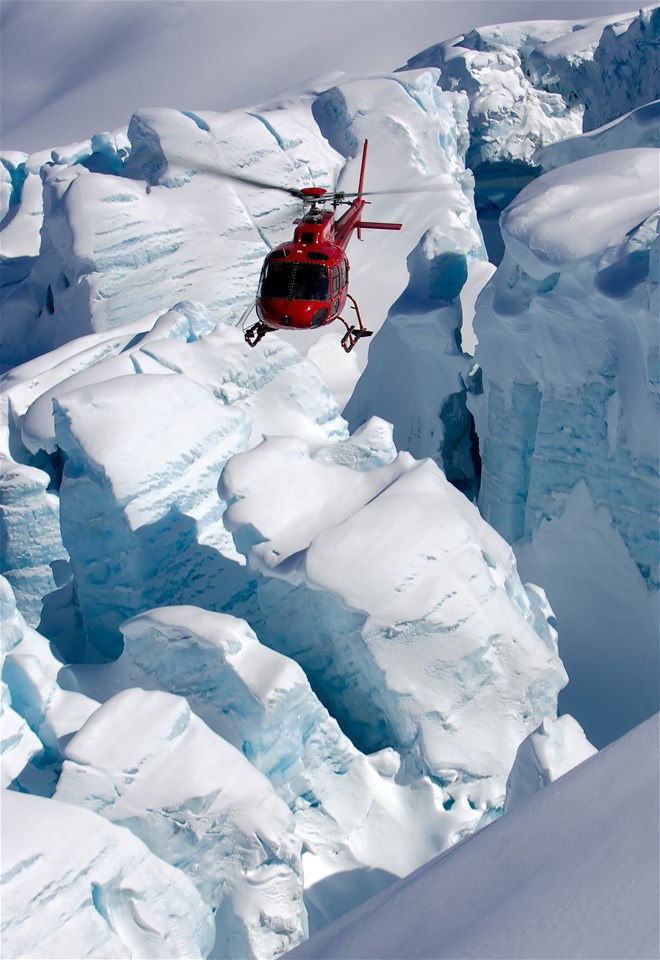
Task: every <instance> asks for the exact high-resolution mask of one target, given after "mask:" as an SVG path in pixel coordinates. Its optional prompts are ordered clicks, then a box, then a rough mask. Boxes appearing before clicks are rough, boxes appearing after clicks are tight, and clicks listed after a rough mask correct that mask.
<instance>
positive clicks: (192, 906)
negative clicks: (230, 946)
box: [2, 790, 213, 960]
mask: <svg viewBox="0 0 660 960" xmlns="http://www.w3.org/2000/svg"><path fill="white" fill-rule="evenodd" d="M2 871H3V873H2V912H3V925H2V926H3V929H2V947H3V954H4V955H5V956H11V957H99V958H101V957H145V958H153V960H165V958H170V957H171V958H173V960H174V958H177V957H191V958H196V957H200V958H201V957H206V956H208V954H209V951H210V949H211V947H212V945H213V918H212V915H211V911H210V910H209V908H208V907H207V906H206V904H205V903H204V901H203V900H202V898H201V897H200V895H199V894H198V893H197V890H196V889H195V887H194V886H193V884H192V883H191V881H190V880H188V878H187V877H185V876H184V875H183V874H182V873H181V871H180V870H176V869H174V868H173V867H171V866H170V865H169V864H167V863H165V862H164V861H163V860H160V859H159V858H158V857H156V856H154V855H153V854H152V853H151V852H150V851H149V850H148V849H147V847H146V846H145V845H144V844H143V843H142V841H140V840H138V838H137V837H135V836H134V835H133V834H132V833H131V831H130V830H125V829H124V828H123V827H116V826H114V825H113V824H111V823H108V821H107V820H104V819H103V818H102V817H99V816H98V815H97V814H95V813H91V812H90V811H88V810H83V809H82V808H81V807H79V806H77V805H76V806H74V805H73V804H69V803H57V802H56V801H54V800H46V799H44V798H43V797H34V796H29V795H27V794H22V793H15V792H14V791H12V790H7V791H5V792H4V794H3V797H2Z"/></svg>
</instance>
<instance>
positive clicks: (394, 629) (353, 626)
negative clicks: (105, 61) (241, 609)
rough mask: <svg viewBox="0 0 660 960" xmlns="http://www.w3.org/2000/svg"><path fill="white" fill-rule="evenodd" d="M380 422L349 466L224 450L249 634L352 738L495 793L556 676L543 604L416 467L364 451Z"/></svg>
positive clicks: (282, 442) (329, 454)
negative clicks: (253, 596)
mask: <svg viewBox="0 0 660 960" xmlns="http://www.w3.org/2000/svg"><path fill="white" fill-rule="evenodd" d="M382 429H383V423H382V421H378V420H377V419H376V418H374V420H373V421H369V422H368V423H367V424H366V425H365V427H364V428H362V431H361V434H360V439H361V442H362V445H363V446H362V456H361V457H359V458H358V459H357V462H356V460H355V459H354V460H353V462H352V464H351V465H350V466H349V465H345V464H344V463H342V462H341V460H342V450H343V447H344V445H343V444H342V443H339V444H335V445H333V446H332V447H325V448H322V449H321V450H319V451H317V452H316V453H311V452H310V450H309V448H308V447H307V445H306V444H305V443H303V442H302V441H300V440H295V439H292V438H286V437H270V438H268V439H266V440H265V441H264V442H263V443H262V444H261V445H260V446H258V447H256V448H255V449H254V450H252V451H250V452H247V453H244V454H239V455H237V456H235V457H233V458H232V459H231V460H230V461H229V463H228V464H227V466H226V467H225V469H224V471H223V474H222V477H221V481H220V491H221V495H222V496H223V497H224V498H225V499H226V500H227V502H228V504H229V506H228V509H227V511H226V514H225V522H226V524H227V525H228V526H229V528H230V529H231V530H232V531H233V533H234V539H235V542H236V544H237V547H238V549H239V550H241V551H242V552H244V553H245V555H246V557H247V559H248V564H249V565H250V566H251V567H252V568H253V569H255V570H258V571H260V572H261V573H262V574H263V575H264V580H263V581H262V583H261V585H260V587H259V591H258V593H259V603H260V607H261V612H262V615H263V625H262V627H260V629H262V630H263V631H264V634H263V638H264V640H265V641H266V642H267V643H268V644H269V645H270V646H273V647H275V648H276V649H279V650H280V651H281V652H283V653H286V654H287V655H289V656H292V657H294V658H295V659H297V660H298V661H299V662H300V663H301V665H302V666H303V668H304V669H305V672H306V673H307V675H308V677H309V678H310V681H311V683H312V685H313V686H314V688H315V689H316V690H317V692H319V694H320V696H321V698H322V699H323V701H324V702H325V703H326V704H328V705H329V706H330V709H331V711H332V713H333V715H334V716H336V717H337V718H338V719H339V721H340V723H341V724H342V726H343V728H344V730H345V731H346V732H347V733H348V734H349V736H351V738H352V739H353V741H354V742H355V743H357V744H358V745H360V746H361V748H362V749H365V750H369V751H372V750H376V749H379V748H381V747H383V746H393V747H395V748H396V749H404V750H405V751H406V752H408V753H410V754H411V755H413V756H415V757H417V758H418V762H419V763H420V764H421V769H423V770H424V771H426V772H428V773H430V774H431V775H432V776H434V777H436V778H437V779H438V780H439V781H440V782H441V783H450V782H456V781H460V782H474V781H477V780H489V778H494V783H498V782H499V787H496V786H495V785H494V783H493V784H491V786H492V787H493V790H494V793H497V790H498V789H502V790H503V782H504V780H505V779H506V776H507V774H508V772H509V770H510V768H511V764H512V763H513V759H514V757H515V752H516V750H517V747H518V744H519V743H520V742H521V741H522V740H523V739H524V737H525V736H526V735H527V733H529V732H531V730H533V729H534V728H535V727H537V726H538V725H539V723H540V722H541V720H542V719H544V718H545V717H553V716H555V711H556V698H557V694H558V692H559V690H560V688H561V687H562V686H563V685H564V684H565V682H566V674H565V672H564V669H563V667H562V664H561V661H560V659H559V656H558V654H557V646H556V633H555V631H554V630H553V628H552V626H551V625H550V623H549V617H550V615H551V611H550V609H549V607H548V606H547V603H546V601H545V597H544V595H543V592H542V591H541V590H539V589H538V588H528V589H525V588H524V587H523V585H522V584H521V582H520V580H519V578H518V575H517V573H516V569H515V561H514V558H513V554H512V552H511V550H510V548H509V547H508V546H507V544H506V543H505V542H504V541H503V540H502V539H501V538H500V537H499V536H498V535H497V534H496V533H495V532H494V531H493V530H492V529H491V528H490V527H489V526H488V525H487V524H486V523H485V522H484V521H483V520H482V518H481V517H480V516H479V513H478V511H477V509H476V507H475V506H474V505H473V504H471V503H469V502H468V501H467V500H466V499H465V497H463V496H462V495H461V494H460V493H458V491H456V490H455V489H454V488H453V487H452V486H451V485H450V484H449V483H448V482H447V480H446V479H445V477H444V475H443V474H442V472H441V471H440V470H439V469H438V467H437V466H436V465H435V464H434V463H433V462H432V461H430V460H425V461H421V462H418V461H415V460H413V458H412V457H410V456H409V455H407V454H399V455H398V456H396V458H395V459H394V460H392V461H391V462H387V458H384V457H383V455H382V451H381V453H379V454H378V456H372V455H370V453H369V444H368V442H367V437H368V435H369V433H370V431H371V432H373V433H377V432H379V431H380V432H382ZM350 442H351V443H352V444H353V446H354V447H355V445H356V438H355V437H353V438H352V440H351V441H350ZM384 461H385V462H384ZM358 464H359V467H358ZM370 467H371V468H372V469H369V468H370ZM273 476H277V477H278V479H279V497H278V509H277V510H273V504H272V499H271V497H270V495H269V486H268V484H267V483H265V481H266V479H267V478H268V477H273ZM484 788H485V784H484ZM493 799H494V798H493V797H491V801H492V800H493Z"/></svg>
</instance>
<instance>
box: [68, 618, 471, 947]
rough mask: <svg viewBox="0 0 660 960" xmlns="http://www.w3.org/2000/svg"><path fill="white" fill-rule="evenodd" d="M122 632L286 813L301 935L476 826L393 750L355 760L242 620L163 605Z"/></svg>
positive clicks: (356, 754)
mask: <svg viewBox="0 0 660 960" xmlns="http://www.w3.org/2000/svg"><path fill="white" fill-rule="evenodd" d="M121 629H122V634H123V636H124V640H125V643H126V653H125V656H128V657H130V658H131V660H132V661H133V662H134V663H135V664H137V666H138V667H139V668H140V669H141V670H143V671H144V673H145V675H147V676H148V677H149V678H152V679H153V680H154V681H155V682H156V683H157V684H158V686H159V688H160V689H164V690H169V691H172V692H173V693H176V694H178V695H180V696H182V697H185V698H186V700H187V701H188V702H189V703H190V705H191V707H192V708H193V709H194V711H195V713H196V714H197V715H198V716H199V717H202V718H203V719H204V720H205V722H206V723H207V724H208V726H209V727H210V728H211V729H212V730H214V731H215V732H216V733H217V734H219V735H220V736H222V737H223V738H225V739H226V740H227V741H229V742H230V743H232V744H234V745H235V746H236V747H237V748H238V749H239V750H240V751H241V753H242V754H243V755H244V756H245V757H247V759H248V760H249V761H250V763H251V764H252V765H253V766H254V767H256V769H257V770H259V771H261V773H262V774H264V775H265V776H266V777H268V779H269V780H270V782H271V784H272V786H273V789H274V791H275V793H276V794H277V795H278V796H279V797H280V798H281V799H282V801H283V802H284V803H286V804H287V805H288V807H289V809H290V810H291V813H292V815H293V818H294V820H295V830H296V837H298V838H299V840H300V841H302V844H303V853H302V862H303V873H304V882H305V892H304V900H305V905H306V908H307V911H308V915H309V929H310V931H311V932H314V931H315V930H317V929H320V927H322V926H323V925H325V924H326V923H328V922H329V921H330V920H332V919H334V918H335V917H337V916H339V915H340V914H341V913H342V912H344V910H346V909H347V908H348V906H349V905H355V904H357V903H359V902H361V901H362V900H363V899H365V898H366V897H368V896H370V895H372V894H373V893H375V892H376V891H378V890H380V889H381V888H382V887H383V886H384V885H386V884H387V883H389V882H391V881H392V879H393V878H395V877H402V876H405V875H406V874H407V873H409V872H410V871H411V870H413V869H415V867H416V866H419V865H420V864H422V863H424V862H426V860H428V859H429V858H430V857H431V856H433V855H434V854H435V853H438V852H440V851H441V850H444V849H446V848H447V847H448V846H450V845H451V843H453V842H455V840H456V839H457V838H458V837H459V836H461V835H463V833H465V832H468V831H471V830H473V829H474V826H475V824H476V822H477V821H478V820H479V819H480V817H481V816H482V811H481V810H480V809H478V808H477V809H473V808H470V806H469V804H468V802H467V797H466V791H465V790H462V789H461V786H460V784H456V785H455V789H453V791H452V792H453V794H454V797H455V798H456V800H457V801H459V802H456V803H453V802H451V801H450V797H449V794H448V793H447V792H446V791H443V790H442V789H441V788H440V787H439V786H438V785H437V784H436V783H434V782H433V781H431V780H430V779H429V778H428V777H420V776H419V775H418V774H417V772H416V771H415V773H414V775H411V772H410V771H407V769H406V766H407V765H406V762H405V758H402V756H401V755H400V754H399V753H398V752H397V751H396V750H394V749H393V748H391V747H388V748H385V749H383V750H382V751H380V752H379V753H376V754H371V755H368V756H366V755H364V754H363V753H361V752H360V751H359V750H357V749H356V748H355V746H354V745H353V743H352V742H351V740H350V739H349V738H348V737H347V736H346V735H345V734H344V733H343V732H342V730H341V728H340V727H339V725H338V723H337V722H336V720H335V719H334V718H333V717H332V716H330V714H329V713H328V711H327V710H326V709H325V707H324V706H322V704H321V703H320V701H319V699H318V698H317V696H316V695H315V693H314V692H313V690H312V689H311V687H310V684H309V681H308V680H307V677H306V676H305V673H304V672H303V670H302V669H301V667H300V666H299V665H298V663H296V662H295V660H292V659H291V658H289V657H285V656H283V655H282V654H280V653H277V652H276V651H275V650H273V649H270V648H269V647H266V646H264V645H263V644H261V643H260V642H259V640H258V639H257V637H256V635H255V633H254V631H253V630H251V629H250V627H249V626H248V624H247V623H246V622H245V621H244V620H240V619H238V618H237V617H233V616H229V615H227V614H223V613H214V612H210V611H206V610H202V609H200V608H195V607H186V606H177V607H163V608H159V609H156V610H150V611H148V612H146V613H143V614H140V615H139V616H137V617H134V618H133V619H131V620H129V621H127V622H126V623H124V624H123V625H122V628H121ZM209 671H212V674H213V678H214V682H213V684H212V685H209V682H208V673H209ZM66 772H67V771H66V767H65V770H64V773H63V776H64V774H66ZM60 782H61V781H60ZM460 801H462V802H460ZM445 806H447V807H448V808H449V809H445Z"/></svg>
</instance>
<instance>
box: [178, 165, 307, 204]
mask: <svg viewBox="0 0 660 960" xmlns="http://www.w3.org/2000/svg"><path fill="white" fill-rule="evenodd" d="M173 161H174V162H175V163H176V162H178V163H180V164H182V165H186V166H188V167H189V169H190V170H194V171H195V172H196V173H210V174H211V176H213V177H220V178H221V179H224V180H238V181H240V182H241V183H247V184H249V185H250V186H251V187H261V188H262V189H263V190H279V191H280V193H288V194H289V195H290V196H292V197H297V198H298V199H301V197H302V196H303V193H302V190H299V189H298V187H285V186H283V185H282V184H281V183H271V182H270V181H268V180H260V179H259V178H258V177H251V176H248V175H247V174H245V173H235V172H234V171H233V170H223V169H222V167H215V166H212V165H211V164H209V163H205V162H203V161H202V162H201V163H200V162H199V161H198V160H193V159H192V157H191V158H186V157H178V158H176V157H175V158H173Z"/></svg>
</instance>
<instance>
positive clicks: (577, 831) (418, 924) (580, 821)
mask: <svg viewBox="0 0 660 960" xmlns="http://www.w3.org/2000/svg"><path fill="white" fill-rule="evenodd" d="M659 736H660V727H659V724H658V716H655V717H653V718H652V719H650V720H647V721H646V723H644V724H643V725H642V726H641V727H639V728H638V729H636V730H634V731H633V732H632V733H629V734H627V736H625V737H624V738H623V739H621V740H618V741H617V742H616V743H614V744H612V745H611V746H609V747H607V748H606V749H605V750H602V751H601V752H600V753H599V754H598V755H597V756H596V757H593V758H592V759H590V760H587V761H586V763H583V764H582V765H581V766H579V767H578V768H577V769H575V770H573V771H571V772H570V773H568V774H567V775H566V776H564V777H562V778H561V779H560V780H558V781H556V782H555V783H552V784H550V785H549V786H547V787H545V788H544V789H543V790H542V791H541V792H540V793H537V794H536V795H535V796H533V797H531V798H530V799H529V800H528V801H527V802H526V803H524V804H523V805H521V806H519V807H518V808H516V809H515V810H514V811H513V812H511V813H507V814H506V815H505V816H504V817H502V819H500V820H498V821H497V822H496V823H493V824H491V825H490V826H488V827H486V828H485V829H484V830H482V831H481V832H480V833H479V834H477V836H475V837H472V838H470V839H469V840H467V841H464V842H463V843H461V844H459V845H458V846H456V847H454V848H453V849H452V850H449V851H448V852H447V853H445V854H443V855H442V856H440V857H438V858H437V859H435V860H433V861H432V862H431V863H429V864H427V865H426V866H424V867H422V868H421V869H420V870H418V871H416V872H415V873H414V874H412V876H410V877H407V878H406V879H405V880H403V881H401V882H400V883H398V884H395V885H393V886H392V887H390V888H389V889H388V890H386V891H385V892H384V893H382V894H380V895H379V896H378V897H375V898H374V899H372V900H370V901H369V903H367V904H364V905H363V906H362V907H358V908H357V909H356V910H355V911H353V913H350V914H348V915H347V916H345V917H342V919H341V920H338V921H337V922H336V923H334V924H332V925H331V926H329V927H326V929H325V930H323V931H322V932H321V933H319V934H317V935H316V936H315V937H314V938H312V939H311V940H309V941H308V942H307V943H305V944H303V945H302V946H301V947H299V948H297V949H296V950H294V951H293V952H292V953H290V954H289V956H290V957H292V958H293V957H307V958H309V960H322V958H328V960H330V958H332V960H340V958H341V960H344V958H345V960H349V958H354V960H357V958H360V960H367V958H371V957H373V958H379V960H387V958H391V960H395V958H396V960H402V958H407V957H422V958H428V960H442V958H452V960H462V958H467V957H492V958H497V957H501V958H521V960H522V958H529V957H536V958H539V960H540V958H559V957H585V958H586V957H590V958H596V957H598V958H601V960H618V958H621V957H636V958H638V960H643V958H644V960H646V958H648V960H653V958H655V957H657V956H658V945H659V943H660V926H659V921H658V917H659V914H658V902H659V901H660V886H659V883H658V862H657V851H658V842H659V841H660V837H659V836H658V823H659V822H660V818H659V814H660V808H659V803H658V796H659V787H660V784H659V781H658V769H659V763H660V757H659V755H658V742H659Z"/></svg>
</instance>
